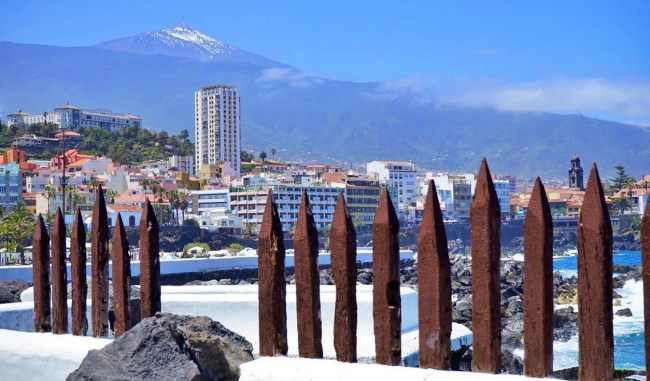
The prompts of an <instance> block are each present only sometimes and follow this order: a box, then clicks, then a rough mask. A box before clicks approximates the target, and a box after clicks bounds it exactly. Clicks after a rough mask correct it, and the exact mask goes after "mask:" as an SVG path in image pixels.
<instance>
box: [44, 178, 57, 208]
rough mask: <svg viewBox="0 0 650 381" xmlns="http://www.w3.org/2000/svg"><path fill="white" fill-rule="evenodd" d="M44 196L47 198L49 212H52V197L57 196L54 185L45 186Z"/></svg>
mask: <svg viewBox="0 0 650 381" xmlns="http://www.w3.org/2000/svg"><path fill="white" fill-rule="evenodd" d="M43 197H45V198H46V199H47V214H48V215H49V214H51V213H52V207H51V204H52V201H51V200H52V199H53V198H55V197H56V189H54V187H53V186H51V185H46V186H45V192H43Z"/></svg>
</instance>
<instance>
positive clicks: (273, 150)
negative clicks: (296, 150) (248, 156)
mask: <svg viewBox="0 0 650 381" xmlns="http://www.w3.org/2000/svg"><path fill="white" fill-rule="evenodd" d="M276 153H278V151H277V150H276V149H275V148H271V157H272V158H273V160H275V154H276Z"/></svg>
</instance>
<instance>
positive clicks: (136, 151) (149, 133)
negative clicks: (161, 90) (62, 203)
mask: <svg viewBox="0 0 650 381" xmlns="http://www.w3.org/2000/svg"><path fill="white" fill-rule="evenodd" d="M73 130H74V131H76V132H78V133H80V134H81V136H82V139H83V140H82V141H81V142H80V143H78V144H77V149H79V152H80V153H82V154H89V155H95V156H107V157H110V158H111V159H113V161H116V162H119V163H120V164H140V163H143V162H144V161H147V160H165V159H167V158H169V156H171V155H180V156H191V155H194V144H193V143H192V142H191V141H189V132H188V131H187V130H183V131H181V132H180V133H179V134H178V135H169V134H168V133H167V132H166V131H153V130H148V129H144V128H139V127H123V128H121V129H120V130H119V131H108V130H104V129H102V128H79V129H73ZM58 132H60V130H59V128H58V126H57V125H55V124H52V123H45V124H44V123H37V124H32V125H29V126H26V127H25V128H18V127H16V126H11V127H7V126H6V125H5V124H1V123H0V148H5V149H6V148H9V147H10V146H11V145H12V144H13V141H14V139H15V138H16V137H19V136H22V135H25V134H34V135H36V136H40V137H45V138H54V136H55V135H56V134H57V133H58ZM57 148H58V147H57ZM51 150H52V149H47V148H46V149H44V150H42V151H40V152H38V153H34V154H31V155H30V157H32V158H37V159H50V158H51V157H52V156H54V155H56V154H60V152H59V151H58V150H54V151H55V152H51Z"/></svg>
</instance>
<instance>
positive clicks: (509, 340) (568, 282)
mask: <svg viewBox="0 0 650 381" xmlns="http://www.w3.org/2000/svg"><path fill="white" fill-rule="evenodd" d="M450 264H451V283H452V292H453V299H452V301H453V307H452V314H453V321H454V322H456V323H460V324H462V325H465V326H466V327H468V328H469V329H471V328H472V276H471V262H470V259H469V257H468V256H465V255H455V256H452V257H451V258H450ZM292 270H293V269H288V271H289V272H292ZM613 272H614V274H615V276H614V280H613V284H614V288H615V289H617V288H621V287H623V286H624V284H625V282H626V281H627V280H630V279H634V280H640V279H641V267H640V266H634V267H633V266H619V265H615V266H614V269H613ZM400 273H401V283H402V285H403V286H406V287H412V288H414V289H417V283H418V282H417V281H418V266H417V263H415V261H412V260H411V261H402V263H401V269H400ZM238 274H241V275H243V276H242V277H239V276H238ZM206 275H208V276H211V277H213V279H212V280H194V281H190V282H188V283H186V284H187V285H202V284H203V285H210V284H224V285H226V284H256V283H257V274H256V271H254V270H241V272H238V271H229V272H228V273H227V274H219V273H214V274H206ZM222 275H227V277H224V276H222ZM320 280H321V284H323V285H331V284H333V283H334V281H333V278H332V272H331V270H330V269H329V268H323V269H321V270H320ZM372 281H373V273H372V265H371V264H364V265H363V266H361V267H360V268H359V269H358V271H357V282H358V283H359V284H372ZM287 283H288V284H294V283H295V278H294V275H293V274H289V275H288V276H287ZM577 286H578V284H577V277H576V276H570V277H565V276H563V275H562V274H560V273H559V272H555V273H554V274H553V298H554V303H555V305H556V309H555V315H554V319H553V323H554V329H553V338H554V340H555V341H560V342H566V341H569V340H570V339H571V338H573V337H575V336H576V335H577V332H578V314H577V311H576V309H574V308H573V306H572V305H575V304H577ZM523 292H524V289H523V262H518V261H514V260H511V259H502V261H501V316H502V343H503V344H502V348H503V350H504V359H503V361H504V369H503V370H504V371H507V372H508V373H521V372H522V370H523V362H522V360H521V358H519V357H518V356H516V355H513V354H512V353H513V352H515V351H517V350H520V349H522V348H523ZM620 298H621V296H620V295H619V294H618V293H617V292H616V290H614V301H613V303H614V305H615V306H620V305H621V304H620V303H621V300H620ZM628 313H630V311H629V309H621V310H619V311H618V313H617V314H618V315H623V316H629V315H626V314H628ZM468 355H469V356H471V352H468V353H465V354H460V355H459V360H458V363H457V366H458V367H459V369H460V370H462V369H463V368H464V367H466V366H467V364H468V361H471V357H469V358H468ZM463 364H465V365H463Z"/></svg>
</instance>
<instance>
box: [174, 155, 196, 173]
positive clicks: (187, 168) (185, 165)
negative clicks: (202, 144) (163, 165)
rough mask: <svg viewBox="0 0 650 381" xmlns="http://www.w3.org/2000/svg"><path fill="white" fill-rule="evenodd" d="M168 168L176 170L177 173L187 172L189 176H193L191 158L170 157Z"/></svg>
mask: <svg viewBox="0 0 650 381" xmlns="http://www.w3.org/2000/svg"><path fill="white" fill-rule="evenodd" d="M168 165H169V168H176V170H177V171H179V172H187V173H189V174H190V175H195V174H196V172H194V157H193V156H178V155H174V156H171V157H170V158H169V160H168Z"/></svg>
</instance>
